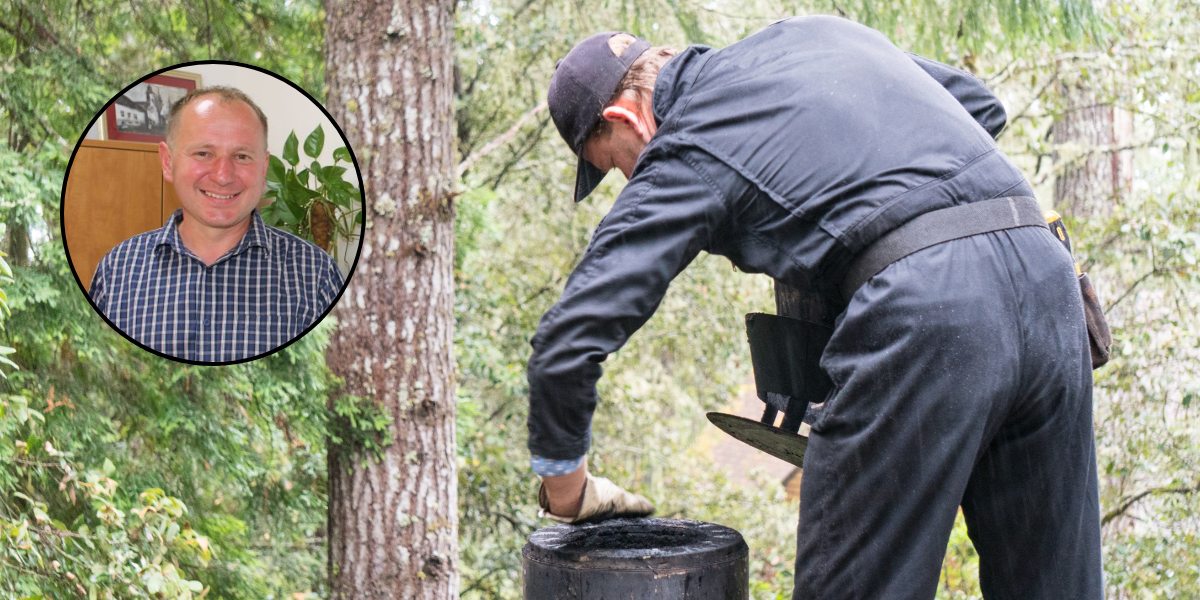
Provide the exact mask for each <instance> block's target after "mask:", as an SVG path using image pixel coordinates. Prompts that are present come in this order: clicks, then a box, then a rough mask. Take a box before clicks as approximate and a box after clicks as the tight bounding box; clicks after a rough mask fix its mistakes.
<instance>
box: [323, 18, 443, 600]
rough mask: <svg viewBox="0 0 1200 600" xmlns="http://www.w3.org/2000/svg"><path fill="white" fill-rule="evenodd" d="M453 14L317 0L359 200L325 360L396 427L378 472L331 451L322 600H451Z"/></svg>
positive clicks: (357, 455)
mask: <svg viewBox="0 0 1200 600" xmlns="http://www.w3.org/2000/svg"><path fill="white" fill-rule="evenodd" d="M453 8H454V3H453V2H452V1H450V0H436V1H433V2H425V1H418V0H388V1H383V0H365V1H358V0H354V1H351V0H326V6H325V12H326V17H325V24H326V36H325V44H326V48H325V50H326V63H325V64H326V67H325V72H326V75H325V77H326V83H327V84H328V88H329V98H328V102H327V104H328V106H329V110H330V112H331V114H332V115H333V118H334V119H335V120H337V121H338V122H339V123H341V124H342V125H343V127H344V128H345V131H346V134H347V136H348V137H349V141H350V146H351V147H352V148H354V149H355V151H356V152H357V156H358V158H359V160H360V161H361V162H360V165H359V166H360V168H361V169H362V172H363V180H364V182H365V185H366V190H365V192H366V203H367V212H366V214H365V215H364V216H365V218H366V227H367V230H366V235H365V236H364V241H363V250H362V256H361V258H360V262H359V266H358V270H357V273H356V274H355V276H354V277H353V278H352V279H351V281H350V286H349V287H348V288H347V290H346V293H345V294H344V296H343V297H342V300H341V302H340V303H339V304H338V307H337V309H336V312H335V314H336V316H337V318H338V323H339V327H338V329H337V331H336V332H335V333H334V335H333V339H332V340H331V343H330V347H329V351H328V354H327V359H328V364H329V367H330V368H331V369H332V370H333V371H334V373H336V374H337V375H338V376H340V377H342V378H344V379H345V381H346V388H345V393H346V394H347V395H350V396H357V397H360V398H365V399H368V400H372V401H374V402H375V403H377V404H378V405H379V406H380V407H382V409H383V410H385V411H387V412H388V413H389V414H391V415H392V417H393V419H394V420H393V422H392V424H391V433H392V435H393V438H394V443H393V444H391V445H389V446H387V447H385V448H384V449H383V457H382V460H376V459H375V458H374V457H373V455H371V454H368V453H364V451H363V449H362V447H361V446H359V445H356V444H354V443H344V444H342V445H334V444H330V450H329V578H330V590H331V593H330V598H332V599H335V600H342V599H354V600H359V599H380V600H382V599H387V600H409V599H414V598H420V599H435V598H436V599H439V600H449V599H451V598H457V597H458V549H457V539H458V517H457V508H458V493H457V487H456V486H457V473H456V465H455V456H456V454H455V440H454V397H455V395H454V379H453V377H454V364H453V359H452V355H451V351H452V343H453V325H454V321H453V318H454V315H453V261H454V227H453V218H454V214H453V213H454V210H453V207H452V204H451V202H452V198H453V194H452V193H451V192H452V189H453V186H454V177H453V173H454V144H453V127H454V114H453V104H452V97H451V84H452V80H453V78H452V75H451V64H452V59H453V50H454V34H453V25H454V22H453V14H452V13H453Z"/></svg>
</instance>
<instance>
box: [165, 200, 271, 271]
mask: <svg viewBox="0 0 1200 600" xmlns="http://www.w3.org/2000/svg"><path fill="white" fill-rule="evenodd" d="M182 220H183V209H182V208H178V209H175V212H173V213H171V217H170V218H169V219H167V224H166V226H164V227H163V228H162V234H160V235H159V236H158V241H157V242H155V247H156V248H160V247H163V246H167V247H170V248H171V249H172V250H174V251H175V252H177V253H179V254H182V255H185V256H195V254H194V253H193V252H192V251H191V250H188V249H187V246H184V245H183V238H182V237H181V236H180V235H179V223H180V221H182ZM254 247H258V248H262V249H263V250H264V251H265V252H267V253H270V251H271V246H270V244H268V243H267V224H266V223H263V220H262V217H261V216H260V215H259V214H258V209H257V208H256V209H254V210H253V211H252V212H251V213H250V229H248V230H246V235H244V236H242V239H241V241H239V242H238V243H237V245H236V246H234V247H233V249H232V250H230V251H229V252H226V253H225V255H224V256H222V257H221V259H218V261H217V262H220V261H221V260H223V259H224V258H226V257H229V256H237V255H238V254H241V253H242V252H245V251H246V250H249V249H250V248H254ZM214 264H215V263H214Z"/></svg>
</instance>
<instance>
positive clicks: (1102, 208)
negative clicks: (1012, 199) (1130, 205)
mask: <svg viewBox="0 0 1200 600" xmlns="http://www.w3.org/2000/svg"><path fill="white" fill-rule="evenodd" d="M1059 93H1060V94H1061V95H1062V98H1063V102H1064V110H1063V114H1062V116H1061V117H1059V119H1058V120H1057V121H1055V122H1054V129H1053V138H1054V145H1055V146H1056V147H1058V148H1059V150H1056V151H1055V153H1054V160H1055V161H1056V162H1058V161H1060V160H1068V161H1070V162H1069V163H1068V164H1066V165H1064V166H1063V170H1062V172H1061V173H1060V174H1059V175H1058V177H1057V178H1056V179H1055V181H1054V206H1055V207H1057V208H1058V210H1060V211H1061V212H1063V213H1064V214H1068V215H1071V216H1074V217H1076V218H1081V219H1082V218H1088V217H1091V216H1099V217H1107V216H1109V215H1111V214H1112V207H1113V205H1114V204H1115V203H1116V202H1117V201H1119V199H1120V197H1121V196H1122V195H1123V194H1126V193H1128V192H1129V191H1130V189H1131V188H1132V186H1133V151H1132V150H1116V149H1117V148H1122V147H1124V146H1127V145H1129V143H1130V141H1131V140H1132V138H1133V119H1132V118H1131V117H1130V115H1129V113H1128V112H1126V111H1124V110H1122V109H1120V108H1117V107H1115V106H1112V105H1111V104H1105V103H1104V101H1103V100H1101V99H1100V98H1099V97H1098V95H1097V94H1096V92H1095V91H1094V90H1093V89H1092V88H1091V87H1089V86H1088V85H1087V84H1086V83H1084V82H1078V83H1070V84H1064V85H1061V86H1060V87H1059ZM1067 148H1069V151H1068V150H1066V149H1067Z"/></svg>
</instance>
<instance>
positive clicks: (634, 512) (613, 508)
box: [538, 473, 654, 524]
mask: <svg viewBox="0 0 1200 600" xmlns="http://www.w3.org/2000/svg"><path fill="white" fill-rule="evenodd" d="M538 506H540V507H541V510H539V511H538V516H539V517H544V518H546V519H551V520H553V521H558V522H559V523H576V524H578V523H595V522H597V521H603V520H605V519H619V518H622V517H648V516H650V515H652V514H654V505H653V504H651V503H650V501H649V500H647V499H646V498H645V497H644V496H639V495H638V494H633V493H630V492H627V491H625V490H623V489H621V488H620V486H618V485H617V484H615V483H613V482H611V481H609V480H608V479H605V478H604V477H596V476H594V475H592V474H591V473H588V475H587V481H586V482H584V485H583V502H582V504H581V505H580V507H579V514H577V515H575V516H574V517H560V516H558V515H555V514H552V513H551V512H550V498H549V496H547V494H546V484H545V483H543V484H542V485H541V487H539V488H538Z"/></svg>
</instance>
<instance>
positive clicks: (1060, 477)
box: [962, 230, 1104, 600]
mask: <svg viewBox="0 0 1200 600" xmlns="http://www.w3.org/2000/svg"><path fill="white" fill-rule="evenodd" d="M1033 233H1036V232H1033V231H1030V232H1026V231H1021V230H1017V231H1015V232H1012V234H1011V235H1012V237H1013V241H1014V242H1015V243H1016V245H1017V246H1019V247H1020V248H1022V251H1023V252H1024V253H1025V254H1026V255H1029V254H1030V253H1031V252H1036V251H1037V250H1038V249H1039V248H1042V245H1044V244H1055V243H1057V242H1056V241H1055V240H1053V239H1050V240H1045V239H1042V238H1040V237H1037V236H1034V235H1030V234H1033ZM1045 266H1046V265H1038V264H1030V263H1022V264H1021V268H1018V269H1014V273H1013V275H1014V283H1016V284H1018V286H1019V287H1018V293H1019V294H1020V297H1021V304H1022V312H1021V316H1022V321H1023V326H1022V339H1023V347H1022V354H1021V358H1022V360H1021V371H1022V382H1023V385H1022V387H1021V390H1020V393H1019V395H1018V398H1019V399H1018V401H1017V404H1016V405H1015V406H1014V407H1013V410H1012V411H1011V412H1010V413H1009V416H1008V419H1007V420H1006V421H1005V423H1004V424H1003V425H1002V426H1001V428H1000V430H999V432H998V433H997V434H996V436H995V437H994V438H993V439H992V441H991V443H990V444H989V445H988V446H987V448H986V449H985V450H984V453H983V455H982V457H981V458H980V460H979V462H978V463H977V464H976V466H975V472H974V473H972V475H971V479H970V482H969V483H968V484H967V490H966V494H965V495H964V497H963V502H962V506H963V513H964V515H965V517H966V520H967V529H968V532H969V534H970V536H971V540H972V541H973V542H974V544H975V549H976V550H977V551H978V552H979V578H980V585H981V587H982V588H983V594H984V597H985V598H987V599H988V600H1010V599H1011V600H1023V599H1025V598H1071V599H1076V598H1080V599H1089V600H1090V599H1094V598H1095V599H1098V598H1103V597H1104V583H1103V579H1102V569H1101V564H1100V506H1099V497H1098V495H1097V479H1096V450H1095V441H1094V433H1093V431H1092V368H1091V354H1090V351H1089V349H1088V338H1087V329H1086V327H1085V326H1084V325H1083V305H1082V303H1081V300H1079V297H1078V295H1077V294H1075V293H1074V292H1075V291H1076V290H1077V289H1078V282H1076V281H1075V278H1074V275H1073V272H1072V275H1071V276H1069V277H1057V276H1055V275H1057V274H1056V273H1053V272H1048V271H1049V270H1048V269H1046V268H1045ZM1022 284H1023V285H1022Z"/></svg>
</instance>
